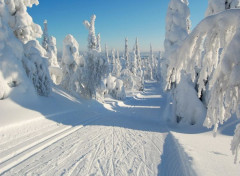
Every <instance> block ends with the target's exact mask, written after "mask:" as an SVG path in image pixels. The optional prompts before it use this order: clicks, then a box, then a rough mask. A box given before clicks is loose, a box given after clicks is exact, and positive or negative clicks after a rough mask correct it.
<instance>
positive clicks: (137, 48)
mask: <svg viewBox="0 0 240 176" xmlns="http://www.w3.org/2000/svg"><path fill="white" fill-rule="evenodd" d="M135 47H136V48H135V50H134V51H135V55H136V58H137V68H138V69H140V70H142V58H141V54H140V49H139V44H138V38H136V42H135Z"/></svg>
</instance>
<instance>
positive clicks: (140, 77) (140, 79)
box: [133, 38, 144, 91]
mask: <svg viewBox="0 0 240 176" xmlns="http://www.w3.org/2000/svg"><path fill="white" fill-rule="evenodd" d="M133 52H134V53H133V54H134V60H135V62H136V65H135V70H136V79H137V81H136V82H137V84H136V86H137V90H140V91H142V90H143V89H144V73H143V68H142V58H141V53H140V49H139V44H138V38H136V42H135V48H134V51H133Z"/></svg>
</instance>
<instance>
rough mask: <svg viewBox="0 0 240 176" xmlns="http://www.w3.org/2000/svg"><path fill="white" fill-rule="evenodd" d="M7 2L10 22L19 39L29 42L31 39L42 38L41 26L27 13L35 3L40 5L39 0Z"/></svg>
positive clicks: (11, 0) (8, 0)
mask: <svg viewBox="0 0 240 176" xmlns="http://www.w3.org/2000/svg"><path fill="white" fill-rule="evenodd" d="M5 3H6V5H7V7H8V12H7V13H8V14H9V15H8V17H7V21H8V24H9V25H10V27H11V28H12V29H13V31H14V34H15V35H16V37H17V38H18V39H20V40H21V41H22V42H23V43H27V42H28V41H30V40H35V39H36V38H41V36H42V29H41V27H40V26H39V25H38V24H35V23H34V22H33V20H32V17H31V16H30V15H29V14H28V13H27V7H32V5H34V4H35V5H38V4H39V2H38V0H31V1H30V0H15V1H13V0H5Z"/></svg>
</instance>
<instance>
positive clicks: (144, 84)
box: [0, 0, 240, 175]
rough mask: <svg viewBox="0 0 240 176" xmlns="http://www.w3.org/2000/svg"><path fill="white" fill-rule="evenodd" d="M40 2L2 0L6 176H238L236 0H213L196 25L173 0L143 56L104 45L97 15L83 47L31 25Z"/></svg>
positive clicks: (1, 128) (239, 15)
mask: <svg viewBox="0 0 240 176" xmlns="http://www.w3.org/2000/svg"><path fill="white" fill-rule="evenodd" d="M39 3H41V2H39V1H38V0H0V175H28V174H29V175H238V174H239V173H240V166H239V158H238V157H240V156H239V155H240V154H239V149H240V121H239V119H240V25H239V24H240V0H208V7H207V9H206V11H205V18H204V19H202V21H201V22H200V23H199V24H198V25H196V26H195V27H194V28H192V27H191V20H190V17H191V13H190V11H191V9H190V8H189V2H188V0H170V1H169V4H168V9H167V14H166V18H165V22H166V24H165V40H164V43H163V46H164V47H163V49H161V48H159V49H158V50H157V51H154V50H153V47H154V46H152V44H150V43H149V51H148V53H147V54H142V53H141V51H140V48H141V43H143V42H144V41H141V40H139V38H138V37H137V36H136V38H135V41H132V42H134V46H130V45H129V40H128V37H127V36H126V38H123V39H122V43H124V45H123V46H122V50H119V51H118V49H114V48H112V47H111V46H108V44H107V43H101V31H98V26H97V25H96V24H95V22H96V21H97V20H98V15H97V14H92V16H89V19H86V20H85V21H83V22H82V25H83V26H85V30H86V31H87V32H88V36H86V39H87V50H86V51H84V52H80V46H79V43H78V41H77V39H76V38H75V37H74V36H73V35H72V34H68V35H67V36H65V38H64V40H63V41H57V39H56V38H55V37H54V36H52V35H50V33H49V28H48V26H49V25H48V19H46V20H45V21H43V23H42V24H36V23H35V22H34V19H33V18H32V17H31V16H30V14H29V13H28V9H29V8H32V7H33V6H37V5H39ZM159 18H160V17H159ZM41 26H42V27H41ZM81 40H84V39H81ZM57 42H59V43H61V45H62V48H61V51H60V50H59V49H58V48H57ZM110 48H111V49H110ZM227 130H230V131H234V133H228V132H226V133H227V134H226V135H224V133H222V132H224V131H227ZM149 143H151V145H150V144H149ZM148 145H149V146H148ZM120 146H121V147H120ZM118 147H119V148H118ZM210 148H211V149H210ZM198 149H199V150H198ZM210 150H211V151H210ZM201 152H203V153H201ZM204 152H205V153H204ZM142 153H143V154H142ZM210 153H211V154H213V153H214V154H215V155H211V154H210ZM226 153H227V154H226ZM229 153H230V155H229ZM225 155H226V156H228V157H226V156H225ZM174 158H175V159H174ZM218 162H219V163H218ZM217 165H218V166H217ZM222 165H225V167H223V166H222ZM207 166H208V167H207ZM172 167H175V169H171V168H172ZM214 167H215V168H214Z"/></svg>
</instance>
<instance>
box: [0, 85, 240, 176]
mask: <svg viewBox="0 0 240 176" xmlns="http://www.w3.org/2000/svg"><path fill="white" fill-rule="evenodd" d="M166 102H167V96H166V95H165V94H163V93H162V92H161V88H160V85H159V84H158V83H156V82H147V83H146V84H145V90H144V92H142V93H141V92H135V93H134V94H132V95H128V96H127V98H126V100H125V101H117V100H113V99H111V98H107V99H106V100H105V103H99V102H97V101H94V100H83V99H76V98H73V97H72V96H70V95H69V94H67V93H66V92H64V91H62V90H61V89H59V88H58V87H55V88H53V93H52V94H51V95H50V97H48V98H46V97H35V98H33V97H31V95H27V94H24V95H22V96H17V97H16V96H13V97H11V98H9V99H7V100H3V101H0V175H38V174H39V175H144V176H146V175H164V176H165V175H173V176H174V175H177V176H179V175H191V176H192V175H204V176H206V175H219V176H221V175H223V176H225V175H231V176H235V175H236V176H237V175H239V173H240V167H239V164H237V165H235V164H233V161H234V157H233V156H232V154H231V151H230V142H231V139H232V135H233V129H232V128H233V126H235V124H236V123H237V122H236V121H237V120H232V121H231V122H229V123H227V124H225V125H224V126H222V127H220V131H219V134H218V135H217V137H216V138H213V136H212V132H211V131H209V130H206V129H205V128H203V127H197V128H196V127H189V126H173V125H169V124H167V123H166V122H165V120H164V119H163V114H165V115H166V114H167V113H166V112H164V111H165V106H166Z"/></svg>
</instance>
